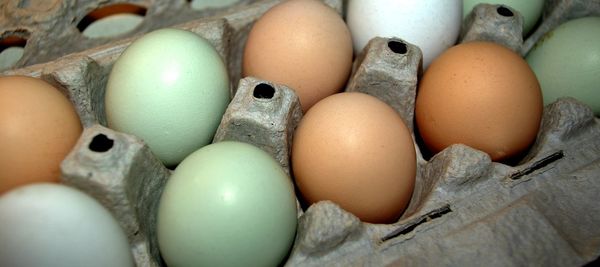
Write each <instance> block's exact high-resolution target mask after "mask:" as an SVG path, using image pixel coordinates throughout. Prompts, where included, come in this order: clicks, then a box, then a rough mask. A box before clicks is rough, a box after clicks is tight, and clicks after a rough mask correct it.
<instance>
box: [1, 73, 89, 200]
mask: <svg viewBox="0 0 600 267" xmlns="http://www.w3.org/2000/svg"><path fill="white" fill-rule="evenodd" d="M81 132H82V127H81V122H80V121H79V116H78V115H77V112H76V111H75V108H74V107H73V105H72V104H71V102H70V101H69V99H67V97H66V96H65V95H63V94H62V93H61V92H60V91H59V90H58V89H57V88H55V87H54V86H52V85H50V84H49V83H47V82H45V81H43V80H41V79H38V78H32V77H26V76H4V77H0V147H1V149H0V193H2V192H6V191H8V190H9V189H11V188H14V187H16V186H19V185H24V184H27V183H33V182H58V181H59V178H60V163H61V162H62V161H63V159H64V158H65V157H66V156H67V154H68V153H69V152H70V151H71V149H73V147H74V146H75V143H76V142H77V140H78V139H79V136H80V135H81Z"/></svg>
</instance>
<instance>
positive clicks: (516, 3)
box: [463, 0, 545, 35]
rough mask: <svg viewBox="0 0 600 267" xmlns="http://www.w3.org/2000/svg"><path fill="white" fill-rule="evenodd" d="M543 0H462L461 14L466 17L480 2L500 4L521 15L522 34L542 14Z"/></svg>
mask: <svg viewBox="0 0 600 267" xmlns="http://www.w3.org/2000/svg"><path fill="white" fill-rule="evenodd" d="M544 2H545V1H544V0H527V1H523V0H484V1H481V0H463V16H464V17H466V16H467V15H468V14H469V12H471V10H473V8H474V7H475V6H476V5H478V4H481V3H486V4H502V5H507V6H509V7H512V8H514V9H516V10H517V11H519V13H521V15H522V16H523V19H524V23H523V35H527V34H528V33H529V32H530V31H531V30H532V29H533V27H534V26H535V24H536V23H537V22H538V20H539V19H540V17H541V16H542V10H543V8H544Z"/></svg>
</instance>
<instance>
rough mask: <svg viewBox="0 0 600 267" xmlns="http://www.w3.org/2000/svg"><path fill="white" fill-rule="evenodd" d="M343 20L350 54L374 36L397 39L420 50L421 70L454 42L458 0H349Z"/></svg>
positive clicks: (458, 18) (458, 20) (459, 14)
mask: <svg viewBox="0 0 600 267" xmlns="http://www.w3.org/2000/svg"><path fill="white" fill-rule="evenodd" d="M346 12H347V13H346V21H347V23H348V27H349V28H350V31H351V32H352V39H353V40H354V51H355V52H356V53H358V52H360V51H361V50H362V49H363V48H364V47H365V46H366V44H367V42H368V41H369V40H371V39H372V38H374V37H377V36H379V37H397V38H401V39H403V40H406V41H407V42H410V43H412V44H415V45H417V46H419V48H421V50H422V52H423V67H424V68H427V66H429V64H430V63H431V61H432V60H433V59H434V58H436V57H437V56H438V55H439V54H441V53H442V52H443V51H444V50H446V49H448V48H449V47H451V46H452V45H454V43H455V42H456V40H457V38H458V35H459V33H460V25H461V21H462V1H461V0H427V1H423V0H403V1H397V0H375V1H365V0H350V1H348V7H347V11H346Z"/></svg>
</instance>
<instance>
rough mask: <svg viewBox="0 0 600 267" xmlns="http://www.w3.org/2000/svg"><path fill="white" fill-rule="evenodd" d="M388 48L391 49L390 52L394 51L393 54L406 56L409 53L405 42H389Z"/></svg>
mask: <svg viewBox="0 0 600 267" xmlns="http://www.w3.org/2000/svg"><path fill="white" fill-rule="evenodd" d="M388 47H389V48H390V50H392V52H394V53H396V54H406V52H408V49H407V48H406V44H405V43H403V42H398V41H389V42H388Z"/></svg>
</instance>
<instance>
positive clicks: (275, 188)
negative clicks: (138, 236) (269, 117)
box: [157, 141, 297, 266]
mask: <svg viewBox="0 0 600 267" xmlns="http://www.w3.org/2000/svg"><path fill="white" fill-rule="evenodd" d="M296 224H297V210H296V197H295V193H294V186H293V183H292V180H291V179H290V178H289V177H288V176H287V174H286V173H285V172H284V170H283V169H282V167H281V166H280V165H279V163H278V162H277V161H275V159H274V158H273V157H271V155H269V154H267V153H266V152H264V151H262V150H261V149H259V148H257V147H255V146H252V145H250V144H246V143H241V142H233V141H225V142H219V143H215V144H211V145H208V146H205V147H203V148H201V149H199V150H198V151H196V152H194V153H192V154H191V155H189V156H188V157H187V158H186V159H185V160H183V161H182V162H181V164H179V166H177V168H176V169H175V171H174V172H173V175H172V176H171V178H170V179H169V181H168V182H167V185H166V187H165V189H164V192H163V193H162V196H161V198H160V204H159V208H158V222H157V235H158V243H159V247H160V251H161V254H162V256H163V258H164V259H165V261H166V263H167V265H169V266H278V265H279V264H281V263H282V261H283V260H284V259H285V257H286V256H287V254H288V252H289V250H290V248H291V247H292V244H293V242H294V238H295V233H296Z"/></svg>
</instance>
